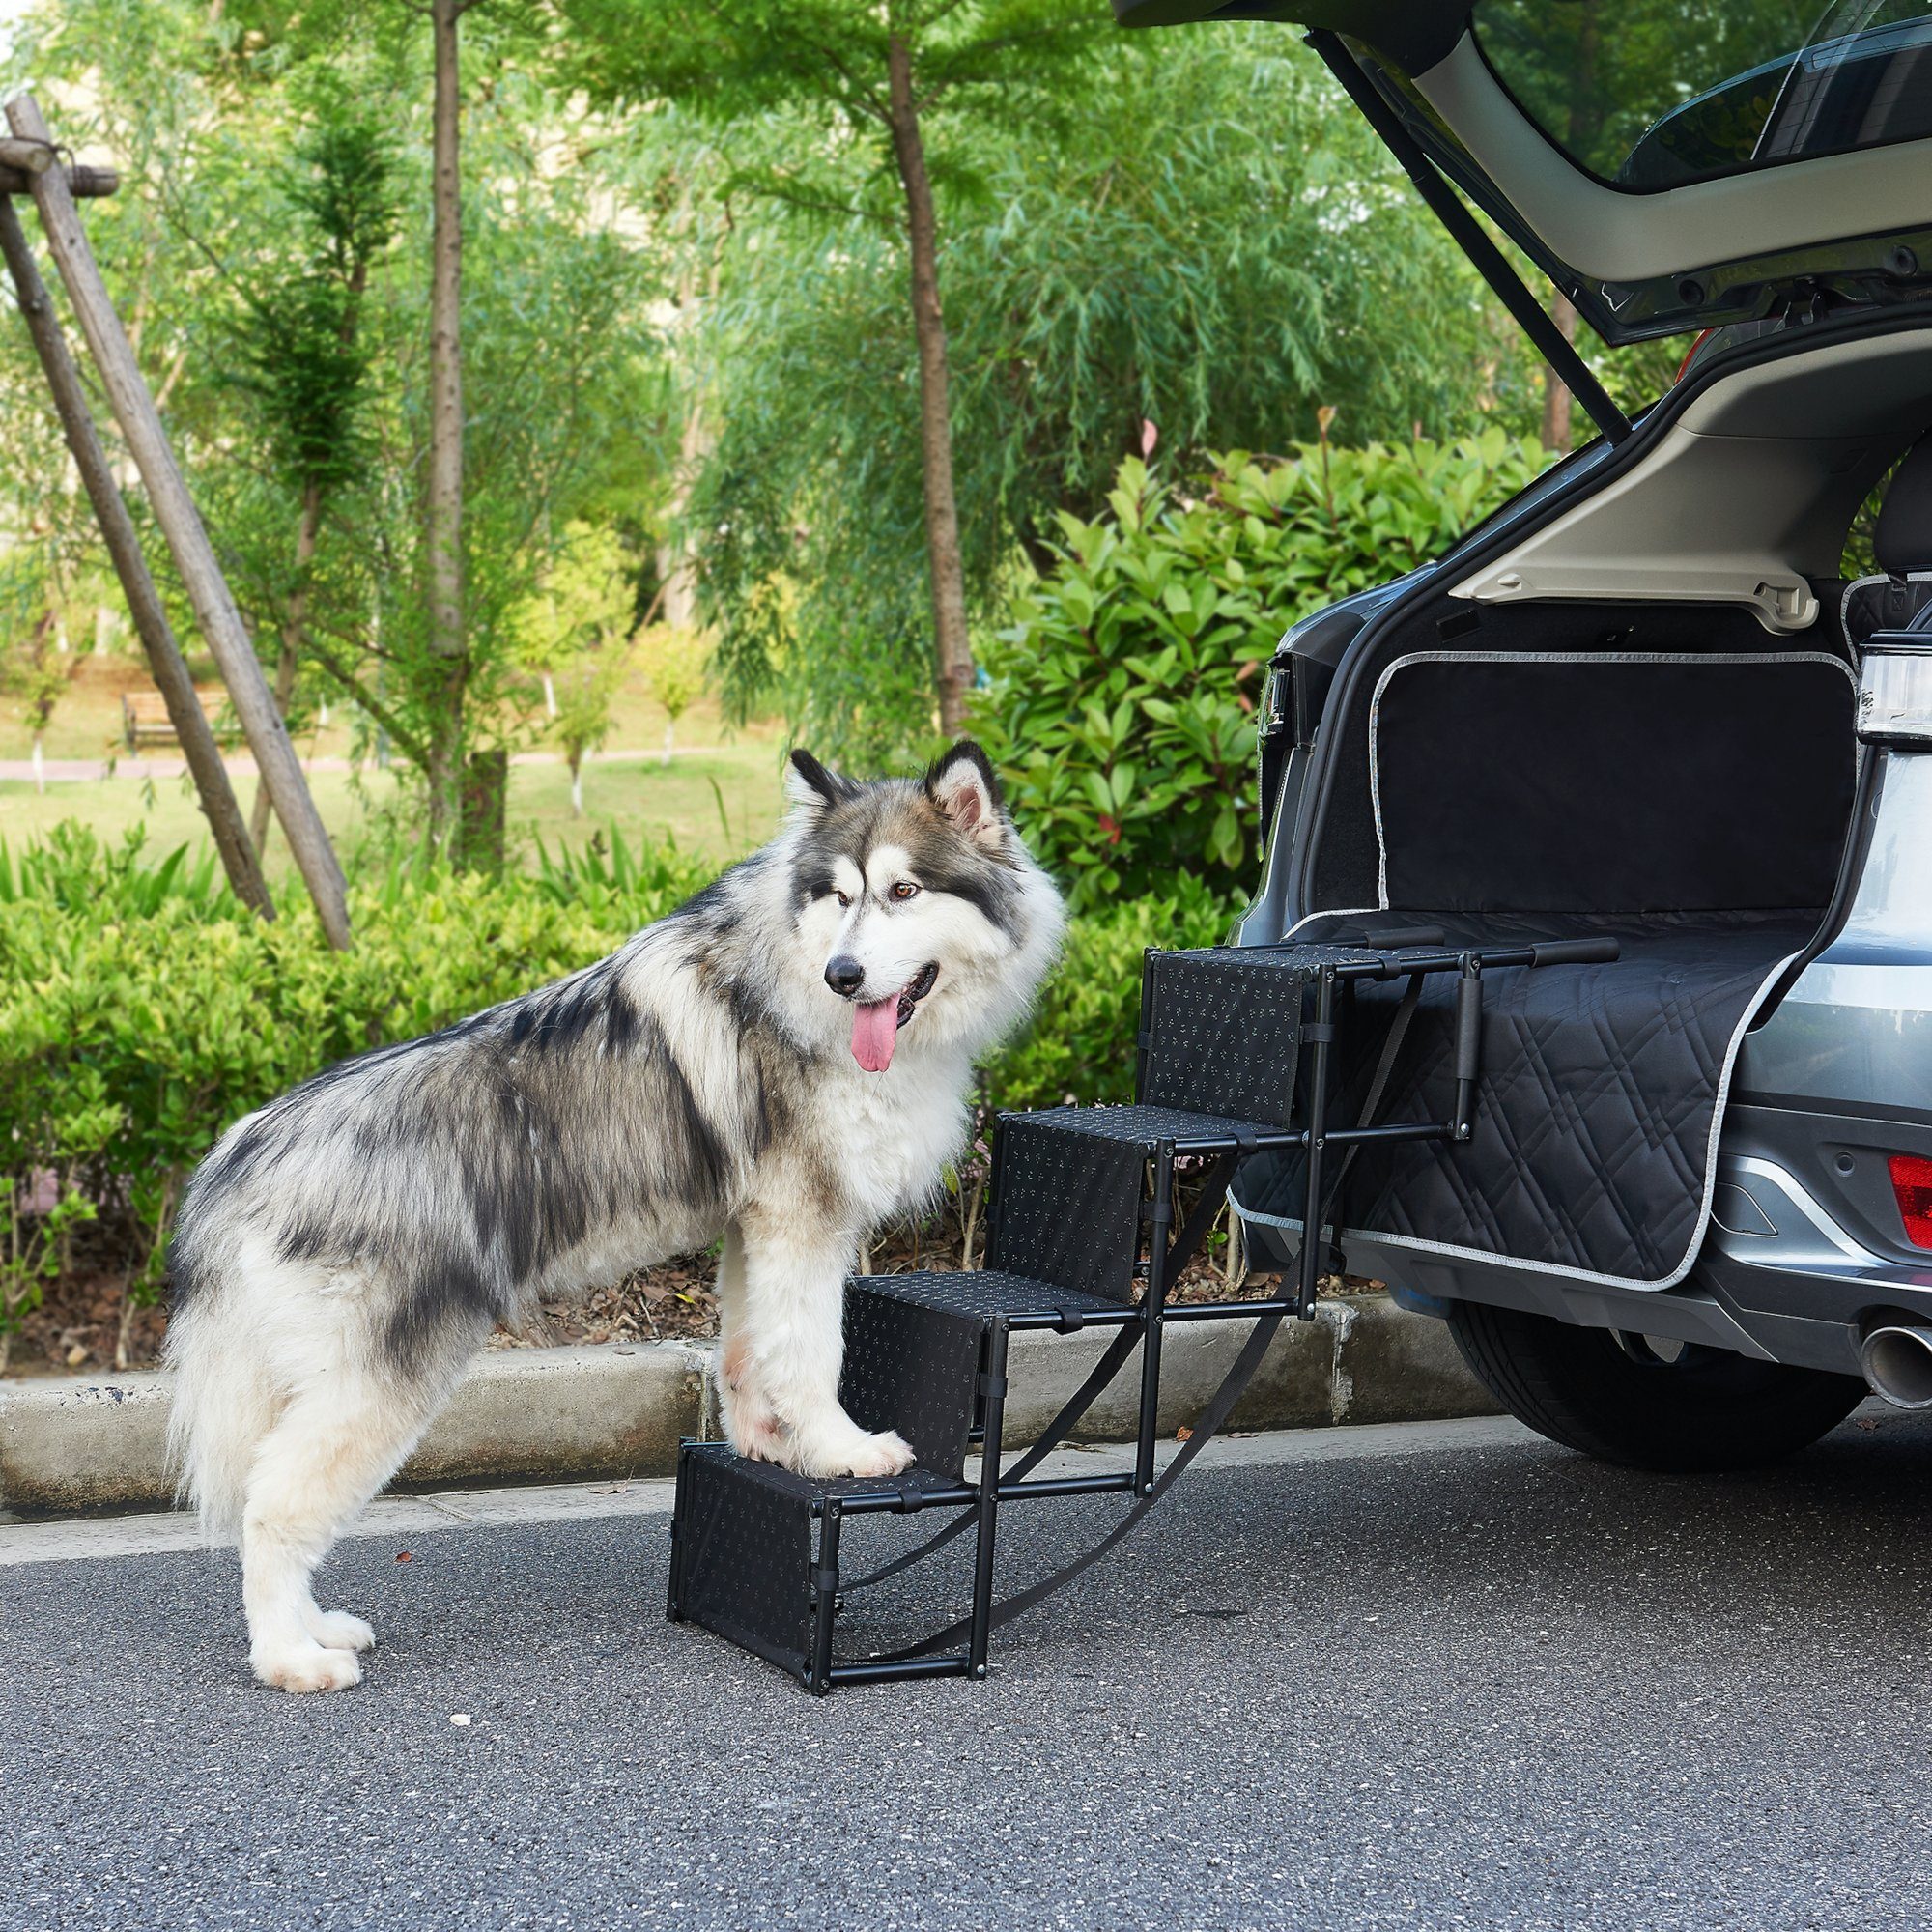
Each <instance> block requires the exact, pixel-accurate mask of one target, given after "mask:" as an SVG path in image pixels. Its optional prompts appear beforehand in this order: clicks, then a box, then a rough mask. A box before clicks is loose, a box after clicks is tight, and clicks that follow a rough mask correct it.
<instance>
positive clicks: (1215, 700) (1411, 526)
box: [975, 430, 1548, 911]
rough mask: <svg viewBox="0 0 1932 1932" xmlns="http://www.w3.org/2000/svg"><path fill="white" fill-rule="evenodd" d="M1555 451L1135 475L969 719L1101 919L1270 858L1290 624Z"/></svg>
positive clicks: (1452, 529) (1514, 445)
mask: <svg viewBox="0 0 1932 1932" xmlns="http://www.w3.org/2000/svg"><path fill="white" fill-rule="evenodd" d="M1547 461H1548V458H1547V456H1546V453H1545V452H1544V451H1543V449H1542V448H1541V447H1540V446H1539V445H1538V444H1537V443H1535V442H1534V441H1527V440H1526V441H1520V442H1519V441H1513V440H1511V439H1509V438H1508V437H1506V436H1504V435H1503V434H1502V432H1501V431H1500V430H1496V431H1492V432H1490V433H1489V434H1487V435H1485V436H1482V437H1479V438H1474V439H1471V440H1467V441H1463V442H1457V443H1453V444H1442V443H1434V442H1428V441H1422V440H1418V441H1415V442H1412V443H1404V444H1400V445H1384V444H1376V445H1372V446H1371V447H1369V448H1366V449H1337V448H1332V447H1330V446H1328V445H1325V444H1323V445H1321V446H1318V447H1316V448H1312V449H1300V450H1297V451H1296V452H1295V453H1294V454H1293V456H1290V457H1288V458H1286V459H1278V458H1262V457H1252V456H1249V455H1247V454H1245V453H1243V452H1241V451H1238V450H1236V451H1233V452H1231V453H1230V454H1228V455H1226V456H1223V457H1221V458H1220V459H1219V460H1218V462H1217V465H1216V467H1215V469H1213V471H1212V472H1211V473H1210V474H1208V475H1206V476H1201V477H1196V478H1192V479H1190V480H1189V481H1188V482H1187V483H1186V484H1185V485H1181V486H1177V485H1176V484H1174V483H1171V482H1163V481H1161V480H1160V479H1159V478H1157V477H1156V476H1155V475H1153V474H1152V473H1151V471H1150V470H1149V469H1148V468H1147V466H1146V465H1145V464H1143V463H1141V462H1140V461H1138V460H1137V459H1136V460H1130V461H1129V462H1127V463H1125V464H1123V465H1122V468H1121V473H1120V478H1119V481H1118V483H1117V485H1116V487H1115V489H1114V491H1113V493H1112V494H1111V496H1110V497H1108V504H1109V509H1108V514H1107V515H1105V516H1104V517H1100V518H1098V519H1096V520H1095V521H1094V522H1092V523H1087V522H1083V521H1082V520H1081V519H1079V518H1077V517H1072V516H1063V517H1062V518H1061V519H1060V539H1061V540H1060V545H1059V550H1058V555H1057V560H1056V561H1055V562H1054V564H1053V565H1052V567H1051V568H1050V569H1049V570H1048V571H1047V572H1046V573H1045V574H1044V575H1043V576H1037V577H1034V578H1031V579H1030V580H1029V581H1028V582H1026V583H1024V584H1023V585H1022V586H1021V587H1020V588H1019V590H1018V591H1017V592H1016V594H1015V599H1014V609H1013V622H1012V623H1011V624H1010V625H1009V627H1008V628H1007V629H1005V630H1004V631H1002V632H1001V633H1000V634H999V635H998V636H997V637H996V638H994V639H989V640H988V641H987V642H986V643H985V644H983V645H982V647H981V651H980V658H981V663H982V665H983V667H984V668H985V670H986V673H987V677H988V680H989V683H988V686H987V688H986V690H985V692H984V693H983V694H982V695H981V696H980V699H979V700H978V702H977V703H976V706H975V722H976V724H977V725H978V727H979V729H980V737H981V739H982V740H983V741H984V743H985V745H986V748H987V750H988V751H989V752H990V753H992V755H993V757H994V758H995V760H996V761H997V762H998V763H999V765H1000V767H1001V770H1002V772H1003V774H1004V776H1005V777H1006V780H1007V783H1008V787H1009V794H1010V796H1011V798H1012V802H1013V808H1014V810H1015V811H1017V812H1018V813H1019V815H1020V816H1021V818H1022V819H1023V821H1024V822H1025V823H1026V825H1027V827H1028V829H1029V833H1030V835H1031V837H1032V838H1033V840H1034V844H1035V849H1036V850H1037V852H1038V853H1039V854H1040V856H1041V858H1043V859H1044V860H1045V861H1046V862H1047V864H1049V865H1050V866H1051V867H1053V868H1054V869H1055V871H1056V872H1057V873H1058V874H1059V875H1060V876H1061V877H1062V878H1063V879H1064V880H1065V882H1066V884H1067V888H1068V892H1069V895H1070V898H1071V901H1072V904H1073V905H1074V907H1075V908H1076V910H1079V911H1089V910H1092V909H1094V908H1097V907H1100V906H1105V905H1108V904H1112V903H1114V902H1115V901H1117V900H1118V899H1119V898H1120V897H1121V895H1124V894H1143V893H1161V892H1165V891H1168V890H1170V884H1171V881H1172V880H1173V879H1174V878H1175V877H1176V876H1177V875H1178V874H1181V873H1190V874H1193V875H1195V876H1197V877H1199V878H1201V879H1203V880H1205V881H1206V882H1207V883H1208V886H1209V887H1210V888H1211V889H1212V890H1214V891H1216V892H1219V893H1222V894H1224V895H1226V894H1232V893H1234V892H1236V890H1238V889H1239V888H1240V887H1242V886H1243V885H1245V884H1246V883H1247V882H1248V880H1249V877H1250V875H1251V872H1252V869H1253V867H1254V852H1255V846H1256V843H1257V839H1258V834H1259V826H1258V824H1257V822H1256V797H1255V790H1256V783H1255V772H1254V754H1255V725H1254V711H1255V706H1256V704H1257V703H1258V702H1259V700H1260V698H1261V695H1262V680H1263V678H1264V675H1265V669H1266V665H1267V661H1268V658H1269V656H1270V655H1271V654H1272V652H1273V650H1274V647H1275V644H1276V642H1277V640H1278V639H1280V637H1281V634H1282V632H1283V631H1285V630H1286V629H1287V628H1288V627H1289V625H1290V624H1292V623H1293V622H1294V621H1296V620H1297V619H1298V618H1300V617H1303V616H1306V615H1307V614H1308V613H1309V612H1310V611H1315V610H1317V609H1319V608H1321V606H1322V605H1325V604H1331V603H1333V602H1334V601H1335V600H1336V599H1337V598H1341V597H1347V596H1350V595H1351V594H1352V593H1353V592H1355V591H1357V590H1365V589H1368V588H1369V587H1371V586H1372V585H1374V584H1378V583H1386V582H1389V581H1390V580H1391V579H1393V578H1396V577H1399V576H1401V575H1402V574H1403V573H1404V572H1405V571H1408V570H1412V569H1413V568H1414V567H1415V566H1416V565H1417V564H1420V563H1424V562H1427V561H1429V560H1430V559H1431V558H1433V557H1436V556H1439V555H1440V554H1442V553H1443V552H1444V551H1445V550H1447V549H1448V548H1449V547H1450V545H1451V544H1453V543H1454V542H1455V540H1456V539H1457V537H1459V536H1460V535H1461V534H1462V533H1463V531H1464V530H1466V529H1468V528H1469V527H1470V526H1472V525H1473V524H1475V523H1476V522H1477V521H1478V520H1479V519H1480V518H1481V517H1482V516H1484V515H1485V514H1487V513H1488V512H1489V511H1491V510H1492V509H1494V508H1495V507H1496V506H1497V505H1498V504H1500V503H1502V502H1504V501H1506V500H1507V499H1508V498H1509V497H1512V496H1514V495H1515V494H1516V493H1517V492H1518V491H1519V490H1520V489H1521V488H1522V487H1523V486H1524V485H1525V484H1527V483H1529V482H1530V481H1531V480H1532V479H1533V478H1534V477H1535V476H1536V475H1537V474H1538V472H1539V471H1540V470H1541V469H1542V468H1543V466H1544V464H1545V463H1546V462H1547Z"/></svg>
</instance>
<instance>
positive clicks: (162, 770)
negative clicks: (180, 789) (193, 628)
mask: <svg viewBox="0 0 1932 1932" xmlns="http://www.w3.org/2000/svg"><path fill="white" fill-rule="evenodd" d="M720 749H721V748H720V747H719V746H716V745H674V746H672V747H671V756H672V757H674V758H707V757H715V756H716V755H717V754H718V753H719V751H720ZM663 756H664V748H663V747H662V746H659V747H658V748H657V749H656V750H654V751H648V750H643V751H640V750H627V751H614V752H586V753H584V754H583V759H584V763H585V764H599V765H608V764H616V763H620V762H622V761H624V760H626V759H629V760H631V761H634V762H635V761H638V760H641V759H647V758H662V757H663ZM222 762H223V763H224V764H225V765H226V766H227V767H228V775H229V777H230V778H232V779H237V780H240V779H252V778H253V777H254V776H255V760H254V759H253V758H251V757H250V756H249V755H248V754H247V753H245V752H237V753H232V754H229V755H226V756H224V758H223V759H222ZM352 762H353V761H352V760H351V759H348V758H344V757H336V756H333V755H330V756H326V757H320V758H303V759H302V760H301V768H302V770H303V771H305V772H346V771H348V770H350V768H351V765H352ZM364 762H365V763H366V762H367V761H366V760H365V761H364ZM510 762H511V763H512V764H513V765H560V764H562V763H563V762H564V757H563V753H561V752H512V753H510ZM186 770H187V763H186V761H185V759H183V758H178V757H150V756H147V755H145V754H141V753H131V752H130V753H128V755H127V756H126V757H123V758H47V759H45V760H44V761H43V765H42V768H41V772H40V775H39V776H40V777H41V779H42V780H43V781H45V782H46V783H48V784H77V783H83V782H84V783H93V782H96V781H99V780H101V779H137V780H138V779H154V780H160V779H178V778H180V777H181V776H182V774H183V773H184V772H185V771H186ZM9 779H11V780H14V781H19V782H22V783H27V784H32V783H33V782H34V781H35V772H34V761H33V760H32V759H31V758H0V781H5V780H9Z"/></svg>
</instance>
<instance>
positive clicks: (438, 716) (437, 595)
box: [426, 0, 469, 844]
mask: <svg viewBox="0 0 1932 1932" xmlns="http://www.w3.org/2000/svg"><path fill="white" fill-rule="evenodd" d="M463 12H464V0H430V22H431V29H432V38H433V40H434V43H435V49H436V86H435V109H434V139H433V144H432V145H433V163H434V187H433V191H432V192H433V201H434V208H435V232H434V238H433V241H432V243H431V257H432V270H431V278H430V346H429V363H430V450H429V529H428V538H429V544H428V549H429V599H430V603H429V649H430V656H431V658H432V659H433V660H434V661H435V666H436V671H437V675H436V679H435V686H434V696H433V710H432V716H431V721H430V732H429V760H428V763H429V770H428V772H427V774H426V776H427V778H428V781H429V828H430V838H431V841H432V842H433V843H436V844H440V843H442V842H443V841H444V840H445V839H447V838H450V837H452V836H454V835H455V834H456V832H457V830H458V821H459V816H460V810H461V797H462V791H463V763H462V760H463V698H464V688H465V686H466V685H467V684H468V682H469V654H468V652H467V651H466V649H465V647H464V637H463V354H462V332H461V329H462V301H463V200H462V185H463V176H462V163H461V156H460V140H461V134H462V96H461V90H460V75H459V71H458V62H457V54H458V43H457V21H458V19H459V18H460V17H461V15H462V14H463Z"/></svg>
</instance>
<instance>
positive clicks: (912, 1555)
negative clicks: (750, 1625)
mask: <svg viewBox="0 0 1932 1932" xmlns="http://www.w3.org/2000/svg"><path fill="white" fill-rule="evenodd" d="M1237 1158H1238V1156H1230V1155H1224V1156H1223V1157H1222V1158H1221V1159H1220V1160H1219V1161H1217V1162H1216V1164H1215V1168H1214V1170H1213V1171H1212V1172H1210V1173H1209V1175H1208V1185H1207V1186H1206V1187H1205V1188H1204V1189H1203V1190H1202V1195H1201V1199H1200V1200H1199V1201H1197V1202H1196V1203H1195V1204H1194V1211H1193V1213H1191V1214H1190V1215H1189V1216H1188V1217H1187V1219H1186V1221H1185V1223H1184V1224H1183V1225H1182V1227H1181V1230H1180V1235H1179V1238H1178V1239H1177V1240H1176V1242H1175V1244H1174V1251H1173V1253H1172V1254H1171V1255H1170V1256H1169V1257H1168V1273H1169V1277H1170V1279H1171V1278H1172V1277H1173V1276H1175V1275H1178V1274H1179V1272H1180V1270H1181V1269H1182V1268H1184V1267H1185V1266H1186V1265H1187V1264H1188V1263H1189V1262H1191V1261H1192V1260H1193V1259H1194V1256H1195V1252H1196V1250H1197V1249H1198V1248H1199V1247H1200V1246H1201V1243H1202V1242H1203V1241H1205V1240H1206V1239H1207V1238H1208V1229H1209V1228H1211V1227H1212V1226H1213V1225H1214V1221H1215V1218H1216V1216H1217V1215H1219V1213H1220V1211H1221V1199H1222V1196H1223V1195H1224V1193H1225V1192H1226V1190H1227V1185H1228V1182H1229V1181H1230V1180H1232V1179H1234V1170H1235V1163H1236V1159H1237ZM1141 1334H1142V1329H1141V1326H1140V1325H1139V1324H1138V1323H1134V1322H1129V1323H1128V1324H1127V1325H1126V1326H1125V1327H1123V1328H1122V1329H1121V1330H1120V1331H1119V1333H1117V1334H1116V1335H1115V1337H1114V1339H1113V1340H1112V1341H1111V1342H1110V1343H1108V1344H1107V1348H1106V1351H1105V1352H1104V1353H1103V1354H1102V1355H1101V1357H1100V1359H1099V1360H1098V1361H1097V1362H1095V1363H1094V1367H1093V1370H1092V1371H1091V1373H1090V1374H1089V1375H1088V1377H1087V1379H1086V1380H1085V1381H1084V1382H1082V1383H1081V1384H1080V1386H1079V1387H1078V1388H1077V1389H1075V1390H1074V1391H1073V1393H1072V1394H1071V1395H1070V1396H1068V1397H1067V1398H1066V1400H1065V1402H1064V1403H1063V1404H1062V1405H1061V1406H1060V1412H1059V1413H1058V1414H1057V1415H1055V1417H1054V1418H1053V1420H1052V1421H1051V1422H1049V1423H1048V1424H1047V1425H1046V1427H1045V1429H1043V1430H1042V1431H1041V1432H1040V1436H1039V1440H1038V1441H1037V1442H1036V1443H1035V1444H1034V1445H1033V1447H1032V1448H1031V1449H1029V1450H1028V1451H1027V1452H1026V1454H1025V1455H1024V1456H1022V1457H1021V1458H1020V1459H1019V1461H1018V1462H1016V1463H1013V1464H1012V1465H1011V1466H1010V1467H1009V1468H1007V1469H1003V1470H1002V1471H1001V1472H1000V1481H1001V1482H1003V1483H1017V1482H1019V1481H1020V1480H1021V1479H1022V1478H1023V1477H1026V1476H1030V1475H1032V1474H1033V1472H1034V1471H1035V1470H1036V1469H1037V1468H1038V1467H1039V1465H1040V1464H1041V1463H1044V1462H1045V1461H1046V1459H1047V1458H1048V1457H1049V1456H1050V1455H1051V1454H1052V1453H1053V1452H1054V1450H1056V1449H1058V1448H1059V1447H1060V1445H1061V1443H1062V1441H1063V1440H1065V1435H1066V1432H1067V1431H1068V1430H1069V1429H1071V1428H1072V1427H1073V1425H1074V1424H1075V1423H1076V1422H1078V1421H1079V1420H1080V1418H1081V1417H1082V1416H1083V1415H1085V1414H1086V1413H1087V1411H1088V1410H1089V1409H1090V1408H1092V1407H1093V1406H1094V1403H1095V1402H1096V1401H1097V1400H1098V1399H1099V1395H1100V1391H1101V1390H1102V1389H1104V1388H1105V1387H1106V1386H1107V1385H1108V1383H1110V1382H1111V1381H1112V1380H1113V1379H1114V1378H1115V1377H1116V1376H1117V1375H1119V1374H1120V1373H1121V1370H1122V1367H1123V1366H1124V1364H1125V1362H1126V1359H1127V1357H1128V1356H1129V1355H1130V1354H1132V1353H1133V1351H1134V1345H1135V1344H1136V1343H1137V1342H1138V1341H1139V1340H1140V1339H1141ZM978 1521H979V1518H978V1516H977V1515H976V1514H975V1513H974V1512H973V1511H972V1510H971V1509H962V1510H961V1512H960V1514H959V1515H958V1516H957V1517H955V1518H954V1519H953V1520H952V1521H951V1522H950V1523H948V1524H947V1525H946V1527H945V1528H944V1529H942V1530H940V1531H938V1532H937V1533H936V1534H935V1535H932V1536H929V1537H927V1538H926V1540H925V1541H924V1542H923V1543H921V1544H916V1545H915V1546H914V1547H913V1548H911V1549H908V1550H907V1551H906V1552H905V1554H904V1555H903V1556H895V1558H894V1559H893V1560H892V1562H890V1563H888V1564H886V1565H884V1566H883V1567H882V1568H880V1569H877V1570H873V1571H869V1572H868V1573H867V1575H866V1576H864V1577H858V1578H857V1579H856V1580H854V1581H853V1582H850V1583H841V1584H840V1585H839V1586H838V1594H839V1595H840V1596H841V1597H842V1596H843V1595H844V1594H845V1593H846V1592H847V1591H848V1590H865V1589H869V1588H870V1587H871V1586H872V1585H873V1584H874V1583H883V1582H884V1581H885V1580H886V1578H887V1577H896V1576H897V1575H898V1573H899V1572H900V1571H901V1570H910V1569H911V1568H912V1566H913V1565H914V1564H915V1563H917V1562H919V1561H920V1560H921V1559H922V1558H923V1557H927V1556H930V1555H931V1554H932V1553H933V1551H934V1550H936V1549H939V1548H942V1547H943V1546H944V1545H946V1544H949V1543H951V1542H952V1539H953V1538H954V1537H955V1536H958V1535H960V1534H961V1533H962V1532H964V1531H965V1530H967V1529H969V1528H971V1527H972V1526H973V1525H974V1524H975V1523H977V1522H978Z"/></svg>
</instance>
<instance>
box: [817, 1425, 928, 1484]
mask: <svg viewBox="0 0 1932 1932" xmlns="http://www.w3.org/2000/svg"><path fill="white" fill-rule="evenodd" d="M912 1459H913V1452H912V1445H911V1444H910V1443H909V1442H907V1441H906V1439H905V1438H904V1437H903V1436H902V1435H895V1434H894V1433H893V1432H892V1431H891V1430H890V1429H888V1430H883V1431H881V1432H880V1434H878V1435H865V1434H864V1433H858V1434H855V1435H850V1436H846V1437H842V1438H841V1439H839V1440H838V1441H837V1442H834V1443H828V1444H825V1445H824V1446H822V1447H819V1448H816V1449H814V1450H813V1451H811V1452H810V1453H809V1454H808V1455H807V1457H806V1459H805V1466H804V1468H803V1470H802V1473H803V1474H805V1475H808V1476H896V1475H897V1474H898V1472H899V1471H900V1470H901V1469H904V1468H908V1467H910V1466H911V1463H912Z"/></svg>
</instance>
